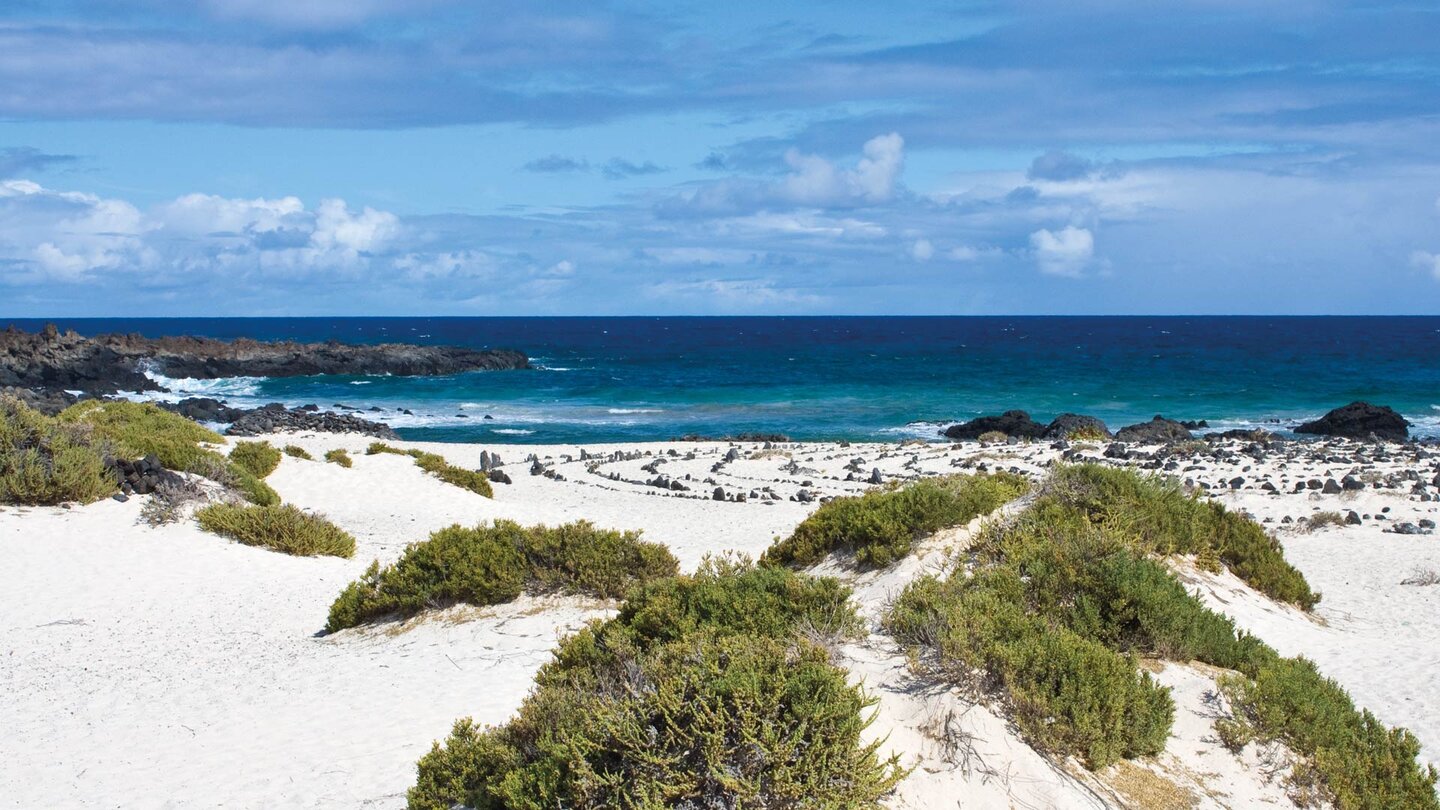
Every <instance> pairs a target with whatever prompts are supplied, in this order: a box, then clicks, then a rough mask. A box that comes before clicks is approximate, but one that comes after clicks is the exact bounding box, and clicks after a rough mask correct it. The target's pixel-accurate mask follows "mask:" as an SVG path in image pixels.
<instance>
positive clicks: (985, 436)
mask: <svg viewBox="0 0 1440 810" xmlns="http://www.w3.org/2000/svg"><path fill="white" fill-rule="evenodd" d="M975 440H976V441H978V442H980V443H981V444H1004V443H1005V442H1007V441H1009V440H1010V437H1009V436H1006V435H1005V434H1004V433H1001V432H1000V431H998V430H987V431H985V432H984V433H981V434H980V435H979V436H977V437H975Z"/></svg>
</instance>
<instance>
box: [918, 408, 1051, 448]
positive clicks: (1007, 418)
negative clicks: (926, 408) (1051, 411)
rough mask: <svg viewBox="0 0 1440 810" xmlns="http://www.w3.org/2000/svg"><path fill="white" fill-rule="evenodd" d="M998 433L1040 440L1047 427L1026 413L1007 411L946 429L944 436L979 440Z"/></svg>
mask: <svg viewBox="0 0 1440 810" xmlns="http://www.w3.org/2000/svg"><path fill="white" fill-rule="evenodd" d="M992 432H998V433H1003V434H1005V435H1006V436H1008V437H1016V438H1021V439H1038V438H1040V437H1041V436H1043V435H1044V433H1045V425H1042V424H1040V423H1039V422H1036V421H1035V420H1034V419H1031V418H1030V414H1028V413H1026V412H1025V411H1006V412H1004V413H1002V414H1000V415H999V416H981V417H977V418H975V419H971V420H970V421H969V422H961V423H959V424H955V425H951V426H950V427H948V428H945V430H944V432H943V435H944V436H945V437H946V438H950V439H960V440H970V441H974V440H976V439H979V438H980V436H981V434H984V433H992Z"/></svg>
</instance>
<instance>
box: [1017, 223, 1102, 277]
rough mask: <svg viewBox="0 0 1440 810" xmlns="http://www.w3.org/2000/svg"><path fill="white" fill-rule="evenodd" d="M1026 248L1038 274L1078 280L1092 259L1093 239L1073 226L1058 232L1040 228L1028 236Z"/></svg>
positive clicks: (1083, 229) (1087, 231) (1085, 230)
mask: <svg viewBox="0 0 1440 810" xmlns="http://www.w3.org/2000/svg"><path fill="white" fill-rule="evenodd" d="M1030 248H1031V249H1032V250H1033V251H1034V252H1035V261H1036V262H1037V263H1038V264H1039V265H1040V270H1041V272H1043V273H1046V274H1048V275H1052V276H1067V277H1070V278H1078V277H1079V276H1080V274H1081V273H1083V272H1084V271H1085V267H1086V266H1087V265H1089V264H1090V260H1091V259H1093V258H1094V256H1095V236H1094V235H1093V234H1091V233H1090V231H1089V230H1087V229H1085V228H1077V227H1075V226H1074V225H1067V226H1065V227H1064V228H1062V229H1060V230H1058V231H1051V230H1048V229H1044V228H1042V229H1040V230H1038V231H1035V232H1034V233H1031V234H1030Z"/></svg>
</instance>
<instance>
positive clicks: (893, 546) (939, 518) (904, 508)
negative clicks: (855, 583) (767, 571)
mask: <svg viewBox="0 0 1440 810" xmlns="http://www.w3.org/2000/svg"><path fill="white" fill-rule="evenodd" d="M1028 488H1029V484H1028V482H1026V480H1025V479H1024V478H1022V477H1020V476H1018V475H1011V474H1008V473H996V474H993V475H973V476H971V475H956V476H949V477H945V478H927V479H924V480H921V481H917V482H915V483H913V484H909V485H907V486H904V487H900V488H898V489H895V488H892V489H886V490H873V491H871V492H867V493H865V494H864V495H862V496H860V497H851V498H836V499H835V500H833V501H830V502H828V503H826V504H824V505H823V506H821V507H820V508H819V509H817V510H816V511H815V513H814V514H812V515H811V516H810V517H808V518H806V519H805V521H804V522H803V523H801V524H800V525H799V526H797V527H796V528H795V531H794V532H792V533H791V535H790V536H789V537H788V538H786V539H784V540H781V541H778V542H776V543H775V544H774V545H772V546H771V547H770V548H769V550H767V551H766V552H765V555H764V557H763V558H762V562H764V563H771V564H776V565H789V566H795V567H803V566H807V565H814V564H815V563H818V562H820V561H821V560H823V559H824V558H825V556H826V555H827V554H829V553H831V552H833V551H846V552H850V553H853V554H854V555H855V562H856V563H857V564H858V565H859V566H860V567H862V568H878V567H883V566H886V565H889V564H891V563H893V562H895V561H896V560H898V559H900V558H902V557H904V556H905V555H907V554H909V553H910V549H911V547H912V546H913V545H914V543H915V541H916V540H917V539H919V538H921V537H924V536H925V535H927V534H931V533H933V532H935V531H936V530H938V529H942V528H944V527H946V526H955V525H959V524H963V523H968V522H969V521H971V520H973V519H974V518H976V517H978V516H980V515H983V514H986V513H988V512H992V511H994V510H995V509H997V508H999V507H1000V506H1001V505H1003V504H1005V503H1006V502H1008V501H1010V500H1013V499H1014V498H1016V497H1018V496H1020V495H1022V494H1024V493H1025V491H1026V490H1027V489H1028Z"/></svg>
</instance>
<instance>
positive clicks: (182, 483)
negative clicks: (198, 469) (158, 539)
mask: <svg viewBox="0 0 1440 810" xmlns="http://www.w3.org/2000/svg"><path fill="white" fill-rule="evenodd" d="M208 501H209V496H208V495H207V494H206V492H205V488H204V487H202V486H200V484H199V483H197V482H196V481H195V479H193V478H186V479H181V480H178V481H175V482H173V483H162V484H160V486H158V487H156V488H155V491H154V492H152V493H150V498H149V500H147V501H146V502H145V504H144V505H143V506H141V507H140V522H141V523H144V524H146V525H147V526H151V527H154V526H164V525H165V524H167V523H178V522H180V520H181V519H183V518H184V517H185V512H186V510H187V509H188V508H189V507H190V506H192V505H195V504H201V503H206V502H208Z"/></svg>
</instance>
